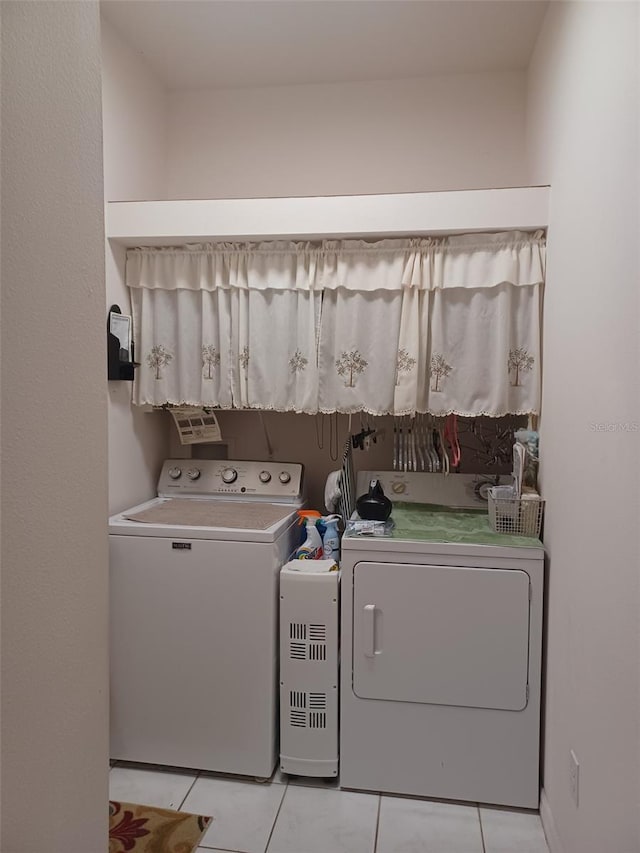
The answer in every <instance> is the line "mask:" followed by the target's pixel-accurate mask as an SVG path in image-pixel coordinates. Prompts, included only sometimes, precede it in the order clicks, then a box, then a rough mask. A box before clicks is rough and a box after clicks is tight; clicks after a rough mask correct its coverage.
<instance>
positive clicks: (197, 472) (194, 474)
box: [187, 468, 200, 480]
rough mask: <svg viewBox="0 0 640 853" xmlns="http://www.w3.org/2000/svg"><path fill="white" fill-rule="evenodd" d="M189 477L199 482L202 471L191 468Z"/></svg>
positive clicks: (188, 472)
mask: <svg viewBox="0 0 640 853" xmlns="http://www.w3.org/2000/svg"><path fill="white" fill-rule="evenodd" d="M187 477H188V478H189V479H190V480H198V479H199V478H200V469H199V468H189V470H188V471H187Z"/></svg>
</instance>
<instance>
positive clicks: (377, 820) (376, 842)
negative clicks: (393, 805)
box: [373, 794, 382, 853]
mask: <svg viewBox="0 0 640 853" xmlns="http://www.w3.org/2000/svg"><path fill="white" fill-rule="evenodd" d="M381 809H382V794H378V811H377V814H376V831H375V834H374V836H373V853H376V851H377V849H378V831H379V829H380V810H381Z"/></svg>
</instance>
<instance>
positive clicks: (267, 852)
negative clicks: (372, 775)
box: [109, 763, 548, 853]
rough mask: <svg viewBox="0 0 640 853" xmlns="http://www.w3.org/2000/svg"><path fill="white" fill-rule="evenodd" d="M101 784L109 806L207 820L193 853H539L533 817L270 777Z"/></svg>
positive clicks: (120, 768)
mask: <svg viewBox="0 0 640 853" xmlns="http://www.w3.org/2000/svg"><path fill="white" fill-rule="evenodd" d="M109 779H110V784H109V791H110V797H111V799H116V800H117V799H120V800H125V801H127V802H134V803H144V804H146V805H155V806H161V807H163V808H169V809H183V810H184V811H190V812H195V813H196V814H207V815H213V817H214V821H213V823H212V824H211V826H210V828H209V830H208V831H207V833H206V834H205V836H204V838H203V839H202V841H201V843H200V847H199V848H198V853H228V851H231V853H548V848H547V844H546V841H545V837H544V832H543V831H542V824H541V823H540V818H539V816H538V815H537V814H536V813H535V812H519V811H513V810H509V809H497V808H487V807H485V806H476V805H469V804H466V805H459V804H457V803H445V802H440V801H435V800H418V799H410V798H404V797H390V796H385V795H382V796H379V795H378V794H362V793H354V792H353V791H341V790H340V789H339V787H338V783H337V780H332V781H331V782H328V783H325V782H323V781H321V780H317V779H303V778H300V777H294V776H292V777H287V776H283V775H282V774H281V773H280V772H279V771H277V772H276V773H275V774H274V776H273V778H272V779H271V781H269V782H266V783H260V782H253V781H247V780H246V779H243V778H240V777H225V776H219V775H216V774H213V773H197V772H195V771H193V772H189V771H183V770H174V769H168V768H162V767H148V766H144V767H139V766H136V765H131V764H126V765H125V764H122V763H116V765H115V766H113V767H112V768H111V771H110V775H109Z"/></svg>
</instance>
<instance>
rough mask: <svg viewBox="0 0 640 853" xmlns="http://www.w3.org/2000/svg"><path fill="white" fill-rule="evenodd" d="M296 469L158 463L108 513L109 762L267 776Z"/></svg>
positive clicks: (297, 491) (297, 495)
mask: <svg viewBox="0 0 640 853" xmlns="http://www.w3.org/2000/svg"><path fill="white" fill-rule="evenodd" d="M302 505H303V492H302V465H299V464H293V463H291V464H290V463H279V462H278V463H276V462H247V461H238V462H230V461H227V460H225V461H222V462H221V461H217V460H189V459H173V460H167V461H166V462H165V463H164V465H163V468H162V473H161V475H160V480H159V484H158V497H157V498H155V499H153V500H150V501H147V502H146V503H144V504H141V505H140V506H137V507H133V508H132V509H130V510H127V511H125V512H122V513H119V514H117V515H115V516H113V517H112V518H111V519H110V520H109V534H110V535H109V545H110V595H111V612H110V629H111V639H110V646H111V758H112V759H125V760H128V761H136V762H149V763H153V764H166V765H172V766H176V767H189V768H195V769H200V770H211V771H219V772H224V773H234V774H236V773H237V774H243V775H249V776H256V777H268V776H270V775H271V773H272V771H273V768H274V766H275V763H276V760H277V755H278V748H277V746H278V718H277V697H278V684H277V675H278V630H277V629H278V606H277V605H278V581H279V572H280V568H281V567H282V565H283V564H284V563H286V561H287V560H288V559H289V556H290V554H291V552H292V551H293V550H294V548H295V547H296V544H297V539H298V537H299V527H298V526H297V516H296V510H297V509H299V508H300V507H301V506H302Z"/></svg>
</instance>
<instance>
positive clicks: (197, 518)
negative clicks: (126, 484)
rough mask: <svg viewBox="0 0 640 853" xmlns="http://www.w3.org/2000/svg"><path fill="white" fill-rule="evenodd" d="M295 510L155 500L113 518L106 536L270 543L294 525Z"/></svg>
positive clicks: (248, 503) (286, 506)
mask: <svg viewBox="0 0 640 853" xmlns="http://www.w3.org/2000/svg"><path fill="white" fill-rule="evenodd" d="M296 509H298V505H297V504H294V505H292V504H280V503H278V504H271V503H262V502H253V501H242V502H241V501H222V500H217V499H211V500H206V499H197V498H194V499H188V498H176V499H173V498H155V499H154V500H151V501H147V502H146V503H144V504H140V505H139V506H136V507H133V508H131V509H129V510H125V511H124V512H121V513H119V514H118V515H115V516H112V518H110V519H109V533H111V534H120V535H122V536H160V537H174V538H183V539H212V540H216V539H222V540H232V541H239V542H273V541H275V539H276V538H277V537H278V536H280V534H281V533H282V532H283V531H284V530H285V529H286V528H287V527H288V526H289V525H290V523H291V522H292V521H293V519H294V517H295V512H296Z"/></svg>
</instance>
